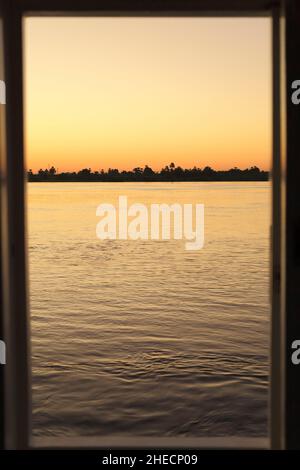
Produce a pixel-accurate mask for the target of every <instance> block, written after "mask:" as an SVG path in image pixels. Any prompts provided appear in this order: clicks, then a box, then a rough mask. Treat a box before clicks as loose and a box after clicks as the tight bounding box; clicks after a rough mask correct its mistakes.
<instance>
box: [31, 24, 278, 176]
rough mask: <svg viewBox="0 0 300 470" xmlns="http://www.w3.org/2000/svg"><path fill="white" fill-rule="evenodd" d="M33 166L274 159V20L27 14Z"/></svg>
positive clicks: (225, 164)
mask: <svg viewBox="0 0 300 470" xmlns="http://www.w3.org/2000/svg"><path fill="white" fill-rule="evenodd" d="M24 39H25V48H24V64H25V65H24V67H25V148H26V159H27V168H28V169H29V168H31V169H33V171H37V170H38V169H39V168H46V167H49V166H52V165H54V166H55V167H56V168H58V169H59V171H69V170H76V171H77V170H79V169H80V168H83V167H91V168H92V169H93V170H99V169H102V168H103V169H107V168H109V167H111V168H119V169H132V168H134V167H136V166H144V165H145V164H147V165H150V166H151V167H152V168H153V169H155V170H157V169H160V168H161V167H163V166H165V165H167V164H169V163H170V162H175V164H176V165H181V166H182V167H185V168H189V167H193V166H194V165H196V166H200V167H203V166H206V165H210V166H212V167H213V168H216V169H227V168H230V167H233V166H238V167H241V168H245V167H248V166H252V165H257V166H259V167H260V168H262V169H269V167H270V160H271V24H270V20H269V19H267V18H251V19H250V18H244V19H242V18H27V19H26V20H25V21H24Z"/></svg>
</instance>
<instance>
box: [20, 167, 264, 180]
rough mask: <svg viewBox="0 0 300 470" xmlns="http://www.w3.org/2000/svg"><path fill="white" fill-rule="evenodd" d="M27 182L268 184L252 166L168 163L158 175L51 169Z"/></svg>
mask: <svg viewBox="0 0 300 470" xmlns="http://www.w3.org/2000/svg"><path fill="white" fill-rule="evenodd" d="M27 175H28V181H29V182H46V181H47V182H68V181H70V182H72V181H77V182H82V181H99V182H147V181H149V182H156V181H157V182H160V181H268V179H269V172H268V171H264V170H260V169H259V168H258V167H256V166H253V167H251V168H246V169H244V170H241V169H240V168H236V167H235V168H231V169H229V170H214V169H213V168H211V167H209V166H206V167H204V168H203V169H201V168H197V167H194V168H190V169H183V168H181V167H180V166H177V167H176V166H175V165H174V163H171V164H170V165H169V166H166V167H164V168H162V169H161V170H160V171H154V170H152V168H150V167H149V166H147V165H146V166H145V167H144V168H140V167H138V168H133V170H131V171H125V170H123V171H119V170H118V169H113V168H110V169H108V170H107V171H104V170H100V171H92V170H91V168H83V169H82V170H80V171H78V172H61V173H59V172H58V171H57V170H56V168H54V167H53V166H52V167H51V168H50V169H49V170H48V169H45V170H43V169H41V170H39V171H38V173H33V172H32V170H29V171H28V173H27Z"/></svg>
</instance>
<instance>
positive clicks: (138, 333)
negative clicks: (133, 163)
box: [28, 183, 270, 436]
mask: <svg viewBox="0 0 300 470" xmlns="http://www.w3.org/2000/svg"><path fill="white" fill-rule="evenodd" d="M119 195H127V196H128V199H129V202H142V203H144V204H150V203H152V202H159V203H162V202H166V203H171V202H179V203H187V202H193V203H204V204H205V246H204V248H203V249H202V250H200V251H197V252H195V251H194V252H188V251H186V250H185V248H184V242H183V241H174V240H171V241H118V240H116V241H114V240H104V241H101V240H98V239H97V238H96V234H95V229H96V224H97V222H98V220H99V218H97V217H96V215H95V211H96V207H97V206H98V205H99V204H100V203H103V202H113V203H114V204H117V200H118V196H119ZM28 205H29V220H28V226H29V262H30V263H29V264H30V302H31V328H32V355H33V365H32V366H33V420H34V434H35V435H44V436H45V435H68V436H72V435H110V434H118V435H120V434H122V435H152V436H178V435H180V436H183V435H185V436H223V435H239V436H264V435H266V434H267V394H268V350H269V320H270V308H269V293H268V282H269V280H268V276H269V230H270V229H269V226H270V185H269V183H123V184H119V183H106V184H105V183H31V184H29V185H28Z"/></svg>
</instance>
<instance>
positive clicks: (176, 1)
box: [0, 0, 300, 449]
mask: <svg viewBox="0 0 300 470" xmlns="http://www.w3.org/2000/svg"><path fill="white" fill-rule="evenodd" d="M293 1H295V0H290V3H291V2H293ZM286 3H289V0H287V2H280V1H279V0H278V1H275V2H270V1H266V0H240V1H238V0H223V1H222V0H142V1H141V0H140V1H138V0H124V1H121V0H103V1H102V0H0V8H1V10H0V15H1V19H2V22H3V38H2V39H1V41H3V42H2V47H3V49H4V79H5V82H6V96H7V99H6V103H7V104H6V110H5V113H4V116H2V118H1V119H2V121H4V122H3V123H2V124H3V128H4V130H5V136H4V137H5V139H4V144H3V146H2V147H1V271H2V297H3V299H2V325H3V332H4V333H3V334H4V339H5V342H6V347H7V364H6V365H5V370H4V380H3V382H4V383H3V384H2V385H3V388H4V399H5V409H4V415H5V419H4V429H3V434H4V442H5V448H8V449H28V448H60V447H62V448H78V447H80V448H101V447H108V446H109V447H114V446H115V447H142V448H143V447H176V446H180V447H196V448H231V449H232V448H236V449H238V448H239V449H240V448H253V449H257V448H272V449H282V448H286V447H289V442H287V429H286V425H287V424H286V423H287V417H286V412H287V407H286V399H285V397H286V393H287V391H288V390H287V381H286V369H287V368H286V357H285V356H286V346H285V345H286V341H287V338H286V333H285V332H286V329H285V326H286V321H287V318H286V296H285V292H286V285H287V282H288V280H287V277H288V276H287V273H286V269H285V267H286V245H285V235H284V234H285V232H286V228H287V225H288V224H287V220H286V218H285V213H286V212H285V201H286V191H287V189H286V178H285V177H284V176H283V175H285V166H286V163H285V161H286V156H285V153H286V152H285V149H286V145H285V143H286V138H287V137H286V115H285V108H286V105H285V94H284V93H285V77H286V64H285V60H284V56H285V47H286V45H285V37H286V36H285V35H286V31H285V30H284V28H285V27H286V11H285V7H286ZM291 14H292V12H291ZM26 16H38V17H42V16H125V17H126V16H127V17H132V16H141V17H144V16H145V17H149V16H152V17H161V16H166V17H169V16H177V17H189V16H191V17H195V16H196V17H197V16H198V17H203V16H213V17H216V16H220V17H226V16H227V17H228V16H229V17H232V16H237V17H259V16H265V17H270V18H272V54H273V57H272V59H273V157H272V221H273V223H272V234H271V240H272V243H271V247H272V252H271V289H270V290H271V303H272V319H271V338H270V343H271V367H270V377H271V383H270V404H269V418H270V419H269V422H270V439H269V438H268V439H260V438H239V437H236V438H234V437H230V438H189V439H183V438H159V439H155V438H143V437H141V438H124V439H120V438H116V439H112V438H108V437H107V438H106V437H105V438H103V437H98V438H90V437H82V438H63V439H62V438H61V437H57V438H33V437H32V433H31V384H30V375H31V367H30V341H29V335H30V331H29V313H28V292H27V282H26V280H27V278H28V276H27V260H26V218H25V176H24V175H25V172H24V148H23V132H24V130H23V127H24V126H23V65H22V62H23V59H22V22H23V18H24V17H26ZM0 78H1V77H0ZM295 78H297V77H295ZM298 78H300V76H299V77H298ZM0 331H1V330H0ZM299 333H300V331H299ZM298 375H299V374H298ZM293 380H294V379H293ZM290 385H291V384H289V387H290ZM289 390H291V387H290V388H289ZM291 436H292V438H291V442H292V441H293V436H294V434H293V432H292V433H291ZM294 441H295V439H294ZM299 441H300V438H299ZM299 445H300V444H299Z"/></svg>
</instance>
